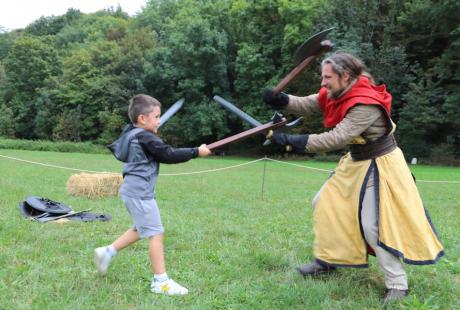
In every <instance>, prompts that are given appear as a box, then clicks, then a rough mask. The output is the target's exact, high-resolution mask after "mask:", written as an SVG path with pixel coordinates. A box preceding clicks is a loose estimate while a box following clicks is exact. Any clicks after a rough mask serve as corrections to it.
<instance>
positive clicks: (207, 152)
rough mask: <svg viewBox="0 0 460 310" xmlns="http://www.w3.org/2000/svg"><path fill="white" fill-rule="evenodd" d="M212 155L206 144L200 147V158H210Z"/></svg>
mask: <svg viewBox="0 0 460 310" xmlns="http://www.w3.org/2000/svg"><path fill="white" fill-rule="evenodd" d="M210 154H211V151H210V150H209V149H208V147H207V146H206V144H202V145H200V147H199V148H198V156H200V157H206V156H208V155H210Z"/></svg>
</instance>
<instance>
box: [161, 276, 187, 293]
mask: <svg viewBox="0 0 460 310" xmlns="http://www.w3.org/2000/svg"><path fill="white" fill-rule="evenodd" d="M152 292H153V293H158V294H166V295H186V294H188V289H186V288H185V287H183V286H182V285H180V284H178V283H176V282H175V281H174V280H173V279H168V280H166V281H163V282H159V281H153V282H152Z"/></svg>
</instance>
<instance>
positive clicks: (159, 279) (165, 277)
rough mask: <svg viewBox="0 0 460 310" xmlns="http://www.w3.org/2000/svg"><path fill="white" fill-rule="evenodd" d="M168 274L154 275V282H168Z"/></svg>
mask: <svg viewBox="0 0 460 310" xmlns="http://www.w3.org/2000/svg"><path fill="white" fill-rule="evenodd" d="M168 279H169V277H168V274H167V273H166V272H164V273H161V274H154V275H153V282H163V281H166V280H168Z"/></svg>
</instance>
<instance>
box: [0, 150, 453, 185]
mask: <svg viewBox="0 0 460 310" xmlns="http://www.w3.org/2000/svg"><path fill="white" fill-rule="evenodd" d="M0 157H3V158H7V159H11V160H16V161H20V162H25V163H29V164H33V165H39V166H44V167H50V168H58V169H64V170H72V171H80V172H90V173H102V174H119V173H117V172H107V171H94V170H86V169H77V168H70V167H64V166H57V165H52V164H44V163H40V162H35V161H31V160H25V159H20V158H15V157H10V156H5V155H0ZM262 160H269V161H273V162H277V163H280V164H284V165H290V166H295V167H300V168H304V169H310V170H315V171H320V172H327V173H331V172H332V171H333V170H328V169H321V168H315V167H309V166H303V165H298V164H293V163H289V162H286V161H281V160H276V159H272V158H268V157H262V158H259V159H256V160H252V161H249V162H245V163H242V164H237V165H233V166H227V167H222V168H216V169H208V170H201V171H192V172H179V173H164V174H160V176H180V175H192V174H201V173H210V172H218V171H223V170H229V169H234V168H238V167H242V166H246V165H250V164H254V163H256V162H259V161H262ZM417 182H421V183H447V184H460V182H459V181H439V180H417Z"/></svg>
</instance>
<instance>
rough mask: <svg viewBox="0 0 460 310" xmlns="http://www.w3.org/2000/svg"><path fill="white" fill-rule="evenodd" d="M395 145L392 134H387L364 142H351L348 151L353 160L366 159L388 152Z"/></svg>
mask: <svg viewBox="0 0 460 310" xmlns="http://www.w3.org/2000/svg"><path fill="white" fill-rule="evenodd" d="M396 147H397V144H396V140H395V138H394V136H393V135H389V136H383V137H381V138H378V139H377V140H375V141H372V142H368V143H366V144H351V145H350V153H351V158H353V160H367V159H372V158H376V157H379V156H383V155H385V154H388V153H390V152H391V151H393V150H394V149H395V148H396Z"/></svg>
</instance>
